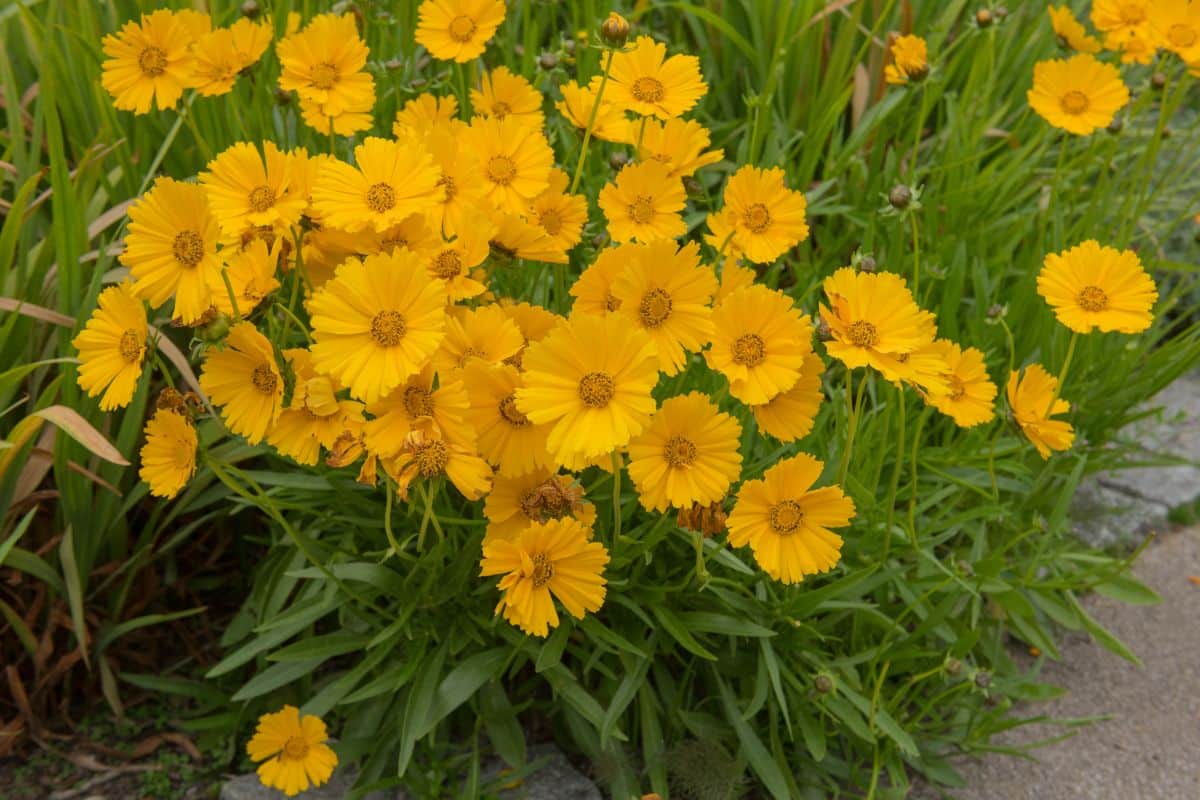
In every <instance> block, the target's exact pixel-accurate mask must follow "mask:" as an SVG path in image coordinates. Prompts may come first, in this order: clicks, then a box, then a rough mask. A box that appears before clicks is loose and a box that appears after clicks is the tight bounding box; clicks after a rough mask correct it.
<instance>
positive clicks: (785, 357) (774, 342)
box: [704, 285, 812, 405]
mask: <svg viewBox="0 0 1200 800" xmlns="http://www.w3.org/2000/svg"><path fill="white" fill-rule="evenodd" d="M712 320H713V325H714V326H715V328H716V333H715V334H714V336H713V343H712V347H711V348H709V349H708V350H707V351H706V352H705V353H704V357H705V359H706V360H707V361H708V366H709V367H711V368H712V369H715V370H717V371H718V372H720V373H721V374H722V375H724V376H725V377H726V378H728V379H729V393H730V394H731V395H733V396H734V397H736V398H737V399H739V400H741V401H742V402H743V403H746V404H748V405H761V404H762V403H766V402H768V401H770V400H771V398H773V397H775V395H777V394H779V393H780V392H786V391H787V390H788V389H791V388H792V387H793V386H795V385H796V381H798V380H799V379H800V370H801V368H802V367H803V365H804V358H805V356H807V355H808V354H809V353H810V352H812V328H811V326H810V325H809V324H808V322H807V321H805V319H804V317H803V316H801V314H800V312H799V311H797V310H796V309H795V308H794V307H793V306H792V299H791V298H790V297H788V296H787V295H785V294H784V293H783V292H777V291H775V290H774V289H769V288H767V287H766V286H762V285H754V286H749V287H746V288H745V289H739V290H738V291H736V292H734V293H733V294H731V295H729V296H728V297H726V298H725V300H724V301H723V302H722V303H721V305H719V306H717V308H716V309H714V311H713V315H712Z"/></svg>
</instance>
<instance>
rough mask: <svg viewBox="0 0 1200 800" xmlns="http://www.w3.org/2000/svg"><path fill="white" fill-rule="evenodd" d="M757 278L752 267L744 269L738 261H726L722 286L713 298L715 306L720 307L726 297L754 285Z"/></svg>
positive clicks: (722, 272)
mask: <svg viewBox="0 0 1200 800" xmlns="http://www.w3.org/2000/svg"><path fill="white" fill-rule="evenodd" d="M718 246H720V245H718ZM756 277H758V276H757V274H756V273H755V272H754V270H752V269H750V267H744V266H742V265H741V264H739V263H737V262H736V261H732V260H730V259H726V260H725V264H724V266H722V267H721V285H720V286H719V287H717V294H716V296H715V297H714V298H713V304H714V305H720V304H721V303H723V302H724V301H725V298H726V297H729V295H731V294H733V293H734V292H736V291H737V290H738V289H741V288H742V287H743V286H749V285H750V284H752V283H754V279H755V278H756Z"/></svg>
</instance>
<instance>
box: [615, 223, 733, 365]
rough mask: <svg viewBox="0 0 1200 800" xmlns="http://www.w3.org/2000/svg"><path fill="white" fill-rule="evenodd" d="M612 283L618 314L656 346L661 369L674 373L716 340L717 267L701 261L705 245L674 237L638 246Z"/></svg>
mask: <svg viewBox="0 0 1200 800" xmlns="http://www.w3.org/2000/svg"><path fill="white" fill-rule="evenodd" d="M630 255H631V259H630V261H629V263H628V265H627V266H626V267H625V269H624V270H622V271H621V274H620V275H618V276H617V277H616V279H615V280H614V281H613V285H612V294H613V297H615V298H616V299H617V301H618V302H619V303H620V306H619V309H620V310H619V311H618V312H617V313H618V314H619V315H621V316H624V317H625V318H626V319H627V320H628V321H629V324H630V325H632V326H633V327H635V328H641V329H642V330H644V331H645V332H646V333H647V335H649V337H650V339H651V340H652V341H653V342H654V350H655V352H656V353H657V354H658V368H659V369H660V370H662V371H663V372H665V373H666V374H668V375H675V374H677V373H678V372H679V371H680V370H682V369H683V367H684V366H685V365H686V364H687V358H688V356H687V353H688V352H695V353H698V352H700V351H701V350H703V349H704V347H705V345H707V344H708V343H709V342H710V341H711V340H712V337H713V322H712V309H711V308H710V307H709V303H710V302H711V301H712V296H713V293H714V292H716V290H717V278H716V276H715V275H714V274H713V271H712V268H711V267H708V266H705V265H704V264H701V263H700V246H699V245H697V244H696V243H695V242H689V243H687V244H685V245H684V246H682V247H678V246H677V245H676V243H675V240H674V239H660V240H659V241H657V242H653V243H651V244H646V245H639V246H638V247H637V248H636V249H634V250H633V251H632V252H631V253H630Z"/></svg>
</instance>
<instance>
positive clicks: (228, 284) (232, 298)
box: [221, 265, 242, 322]
mask: <svg viewBox="0 0 1200 800" xmlns="http://www.w3.org/2000/svg"><path fill="white" fill-rule="evenodd" d="M221 281H222V282H223V283H224V284H225V291H226V292H228V293H229V305H230V307H231V308H232V309H233V321H234V322H241V320H242V315H241V313H240V312H239V311H238V304H237V293H236V292H234V291H233V282H232V281H230V280H229V270H228V269H227V268H226V267H225V266H224V265H222V266H221Z"/></svg>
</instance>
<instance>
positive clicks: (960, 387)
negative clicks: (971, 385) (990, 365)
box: [946, 375, 967, 402]
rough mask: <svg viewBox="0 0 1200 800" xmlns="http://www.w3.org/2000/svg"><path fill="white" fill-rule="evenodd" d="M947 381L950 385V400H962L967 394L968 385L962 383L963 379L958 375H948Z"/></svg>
mask: <svg viewBox="0 0 1200 800" xmlns="http://www.w3.org/2000/svg"><path fill="white" fill-rule="evenodd" d="M946 380H947V381H948V382H949V384H950V399H951V400H952V401H954V402H958V401H959V400H962V399H963V397H964V396H966V394H967V385H966V384H965V383H963V382H962V378H960V377H958V376H957V375H948V376H947V377H946Z"/></svg>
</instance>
